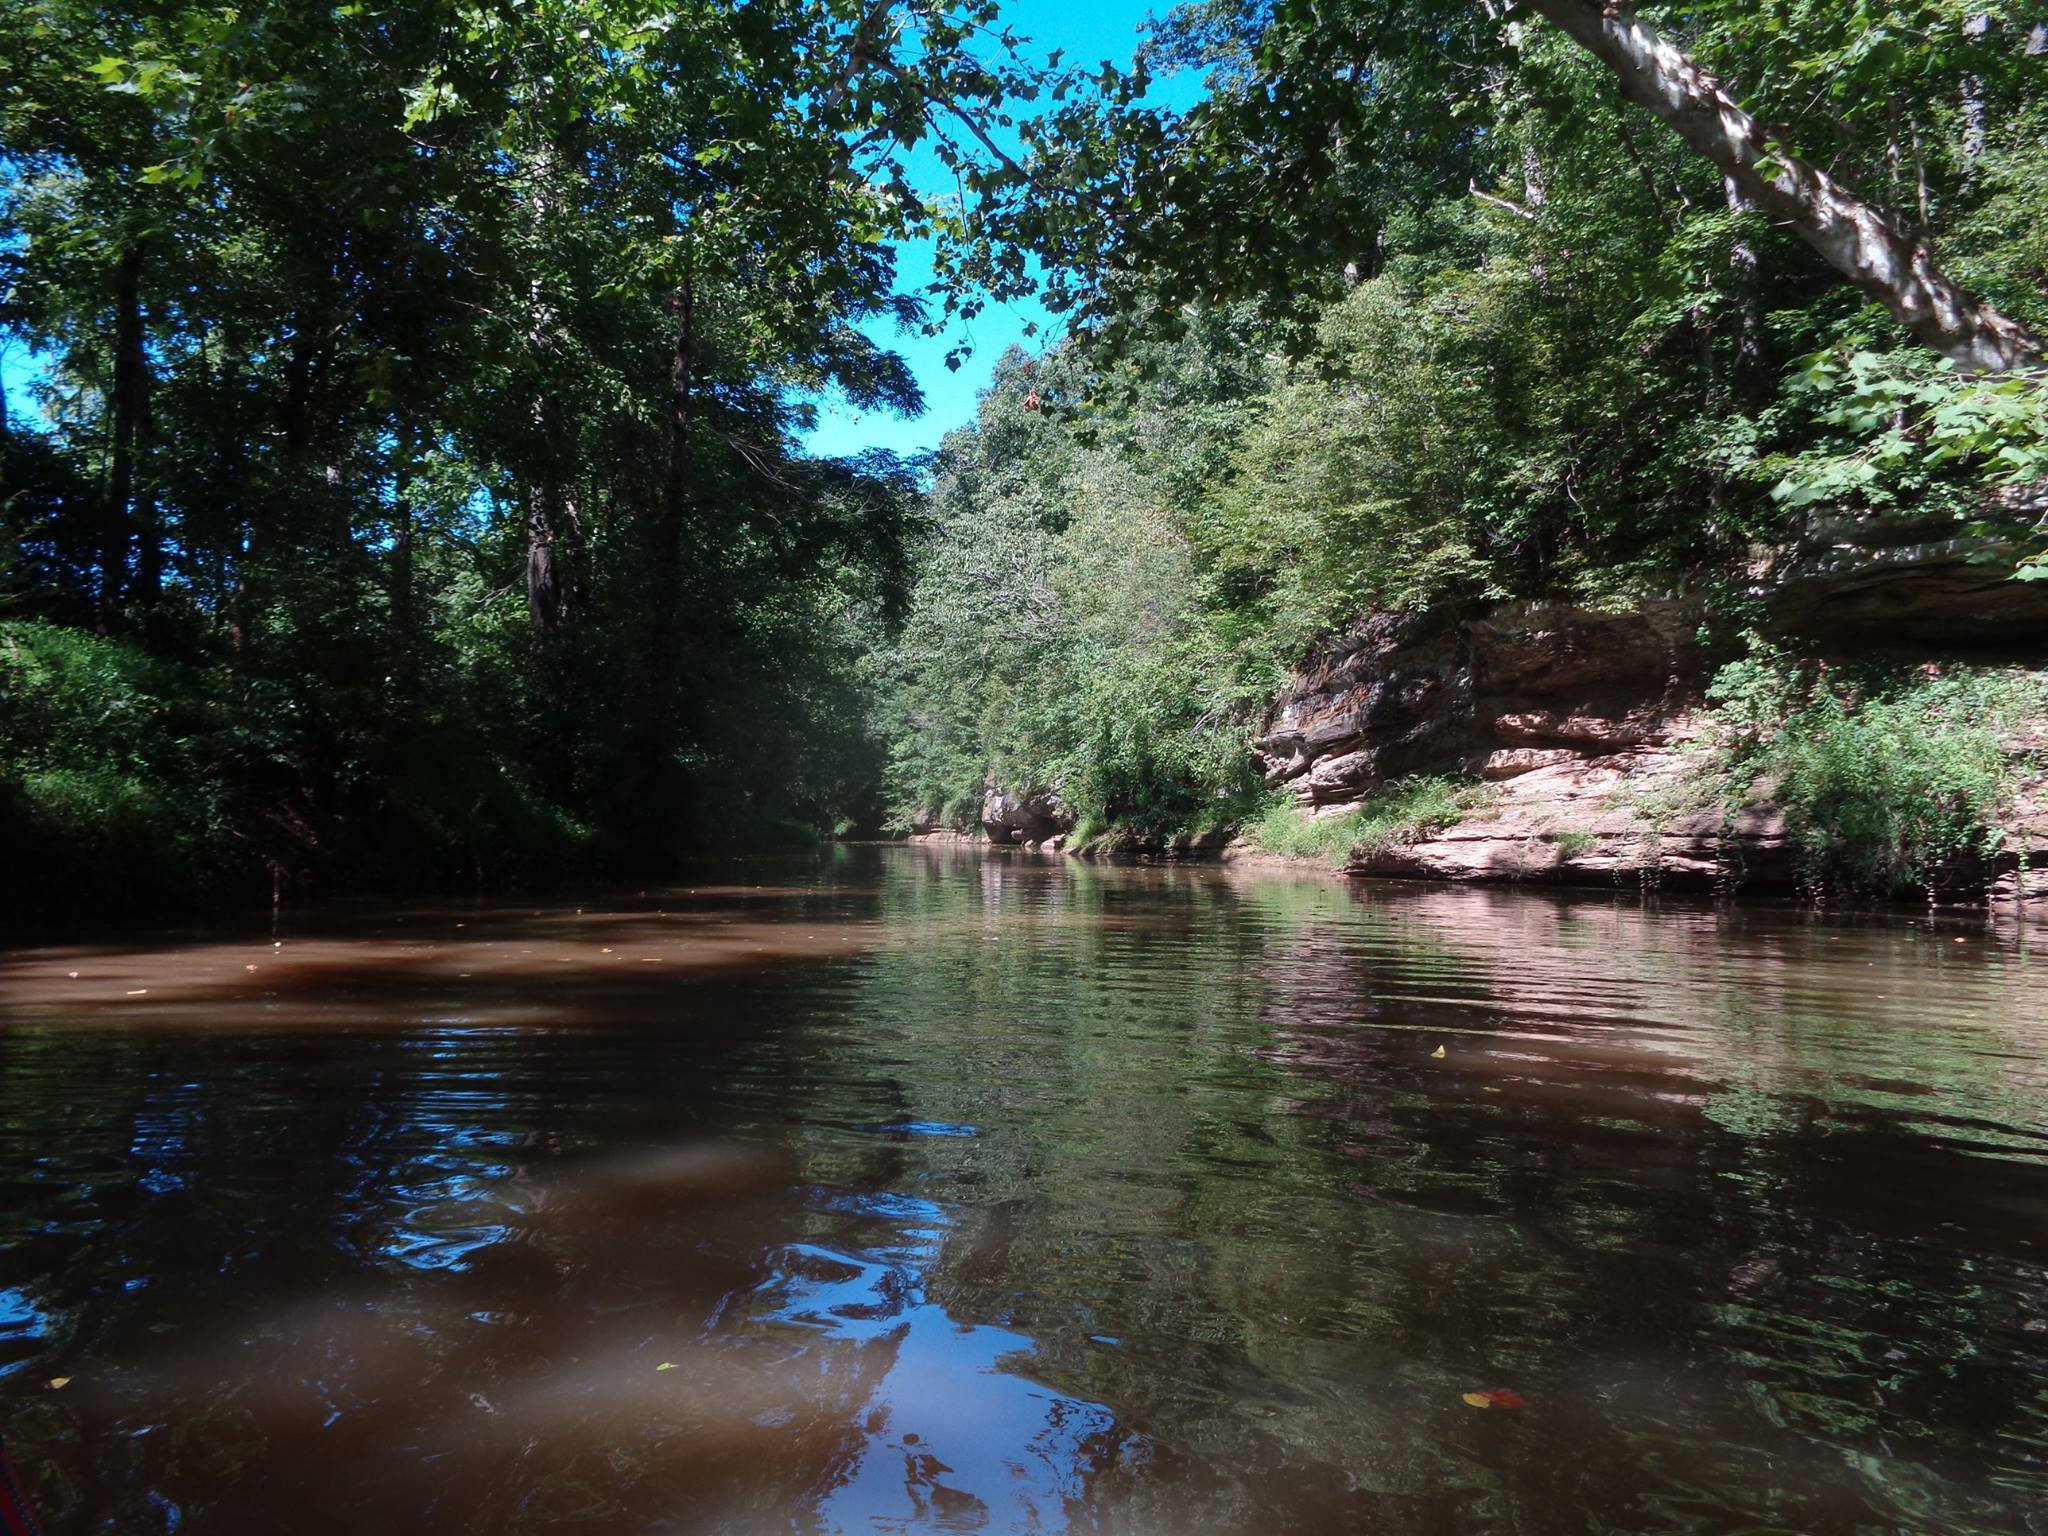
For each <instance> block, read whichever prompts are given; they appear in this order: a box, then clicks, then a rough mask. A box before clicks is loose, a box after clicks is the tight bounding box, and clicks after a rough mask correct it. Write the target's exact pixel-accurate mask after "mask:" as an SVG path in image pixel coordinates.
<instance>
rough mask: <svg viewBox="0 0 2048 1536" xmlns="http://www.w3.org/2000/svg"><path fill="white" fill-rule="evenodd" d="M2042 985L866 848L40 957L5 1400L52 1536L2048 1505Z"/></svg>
mask: <svg viewBox="0 0 2048 1536" xmlns="http://www.w3.org/2000/svg"><path fill="white" fill-rule="evenodd" d="M2042 967H2043V957H2040V956H2037V955H2033V954H2030V953H2029V950H2028V947H2027V941H2026V938H2025V936H2024V935H2023V934H2019V933H2014V932H2007V931H2001V930H1999V929H1996V928H1991V927H1987V926H1985V925H1983V924H1982V923H1975V924H1972V923H1963V922H1948V921H1939V920H1927V919H1921V920H1913V919H1910V918H1901V917H1888V918H1866V919H1861V920H1843V919H1832V920H1831V919H1825V918H1821V917H1816V916H1813V915H1810V914H1804V913H1799V912H1794V911H1789V910H1787V911H1777V910H1766V909H1737V910H1726V909H1721V910H1716V909H1713V908H1710V907H1706V906H1687V905H1683V904H1675V903H1672V902H1669V901H1666V902H1664V903H1661V904H1656V903H1647V904H1646V903H1645V902H1644V901H1642V900H1641V899H1639V898H1638V897H1637V896H1636V895H1635V894H1634V893H1617V894H1613V895H1605V894H1596V895H1578V896H1570V897H1567V896H1559V895H1552V894H1544V893H1539V892H1531V891H1499V890H1477V889H1443V888H1435V887H1424V886H1401V885H1346V884H1343V883H1341V882H1338V881H1334V880H1329V879H1321V878H1309V877H1302V876H1296V875H1292V874H1287V873H1277V874H1275V873H1260V872H1233V871H1222V870H1214V869H1169V870H1158V869H1112V868H1101V867H1094V866H1088V865H1083V864H1078V863H1074V862H1071V861H1066V862H1062V861H1058V860H1044V861H1039V860H1033V859H1029V858H1022V857H1020V858H1010V857H1005V856H1001V855H979V854H976V853H973V852H970V851H958V852H945V851H933V850H916V849H879V848H874V849H840V850H835V851H833V852H832V853H830V854H828V855H822V856H820V857H818V858H816V859H804V860H795V861H784V862H778V863H773V864H732V865H728V866H722V867H718V868H715V869H710V870H707V871H704V872H702V873H701V874H700V877H699V878H698V879H697V881H696V882H695V883H694V884H683V885H678V886H675V887H672V888H666V889H659V890H649V891H646V892H637V891H633V892H607V893H588V894H585V895H583V896H581V897H576V898H571V899H569V900H565V901H563V902H561V903H560V904H558V905H549V906H546V907H543V908H541V909H539V910H536V909H535V907H534V906H533V904H532V903H531V902H528V903H527V904H526V905H523V906H522V905H506V904H482V905H477V904H459V903H458V904H439V905H436V904H412V905H404V906H396V905H386V906H375V907H369V906H364V907H353V908H343V909H328V910H322V911H317V912H301V913H291V912H287V913H286V914H285V915H284V916H283V918H282V919H280V920H279V921H278V922H277V923H276V926H275V927H274V928H273V926H272V923H271V921H270V920H269V919H268V918H267V917H265V918H261V919H251V920H249V921H247V922H244V923H242V924H241V925H239V926H234V925H230V926H225V927H213V928H208V929H205V930H192V931H187V932H181V933H167V934H161V935H157V936H154V937H151V938H149V939H147V940H133V941H128V942H115V943H91V944H82V945H74V946H66V947H58V948H44V949H37V950H16V951H13V952H9V953H5V954H0V1010H4V1011H0V1018H4V1021H5V1022H4V1023H0V1436H4V1438H5V1440H6V1443H7V1447H8V1450H9V1453H10V1455H11V1457H12V1459H13V1461H14V1463H15V1465H16V1468H17V1471H18V1473H19V1475H20V1477H21V1480H22V1481H23V1482H24V1483H25V1484H26V1485H27V1487H28V1489H29V1491H30V1493H31V1494H32V1495H33V1497H34V1499H35V1501H36V1503H37V1504H38V1506H39V1509H40V1513H41V1515H42V1517H43V1520H44V1523H45V1525H46V1526H47V1528H48V1530H49V1532H50V1533H51V1536H67V1533H77V1532H96V1533H97V1532H119V1533H123V1536H127V1533H152V1532H171V1531H178V1532H189V1533H234V1536H239V1533H259V1536H260V1533H268V1532H289V1533H293V1536H308V1533H312V1536H318V1533H327V1532H335V1533H343V1532H346V1533H350V1536H358V1533H364V1532H379V1533H412V1532H421V1533H428V1532H431V1533H458V1532H461V1533H470V1532H476V1533H485V1532H488V1533H505V1532H529V1531H534V1532H537V1531H546V1532H550V1533H557V1532H562V1533H599V1532H602V1533H622V1532H630V1533H639V1532H647V1533H655V1532H662V1533H669V1532H673V1533H700V1532H701V1533H712V1532H718V1533H734V1536H744V1533H753V1532H784V1531H788V1532H806V1533H813V1532H814V1533H828V1532H839V1531H848V1532H919V1531H947V1532H971V1531H988V1532H1010V1531H1058V1530H1075V1531H1109V1532H1128V1533H1132V1536H1140V1533H1142V1536H1154V1533H1157V1536H1178V1533H1198V1532H1218V1533H1222V1532H1230V1533H1240V1532H1241V1533H1258V1536H1267V1533H1277V1532H1318V1533H1320V1532H1333V1533H1334V1532H1386V1533H1405V1532H1432V1533H1433V1532H1457V1533H1482V1532H1516V1533H1523V1536H1527V1533H1546V1532H1651V1531H1672V1532H1744V1533H1759V1532H1781V1531H1782V1532H1801V1533H1813V1532H1835V1531H1840V1532H1850V1531H1855V1532H1877V1531H1898V1532H1915V1533H1920V1532H2043V1531H2048V991H2044V987H2043V981H2044V976H2048V973H2044V971H2043V968H2042ZM73 972H76V973H77V974H76V975H73V974H72V973H73ZM58 1382H61V1383H62V1385H55V1384H54V1383H58ZM1489 1393H1491V1394H1493V1396H1492V1397H1489V1396H1488V1395H1487V1394H1489ZM1467 1394H1476V1395H1477V1400H1478V1402H1480V1403H1484V1404H1486V1406H1483V1407H1482V1406H1475V1405H1474V1404H1473V1403H1472V1402H1469V1401H1468V1400H1467ZM1517 1403H1519V1406H1514V1405H1515V1404H1517Z"/></svg>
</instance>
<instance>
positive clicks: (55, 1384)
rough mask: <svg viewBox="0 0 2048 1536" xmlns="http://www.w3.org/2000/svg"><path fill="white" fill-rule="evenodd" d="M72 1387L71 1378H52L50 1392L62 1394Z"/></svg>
mask: <svg viewBox="0 0 2048 1536" xmlns="http://www.w3.org/2000/svg"><path fill="white" fill-rule="evenodd" d="M70 1385H71V1378H70V1377H69V1376H52V1377H51V1378H50V1390H51V1391H52V1392H62V1391H63V1390H64V1389H65V1388H66V1387H68V1386H70Z"/></svg>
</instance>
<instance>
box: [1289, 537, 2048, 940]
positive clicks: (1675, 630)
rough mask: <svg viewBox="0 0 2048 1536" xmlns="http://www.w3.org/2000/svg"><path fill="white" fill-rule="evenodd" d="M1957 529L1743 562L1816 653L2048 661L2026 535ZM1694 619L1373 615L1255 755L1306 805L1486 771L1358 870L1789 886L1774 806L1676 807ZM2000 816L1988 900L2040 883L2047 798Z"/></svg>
mask: <svg viewBox="0 0 2048 1536" xmlns="http://www.w3.org/2000/svg"><path fill="white" fill-rule="evenodd" d="M1952 532H1953V529H1952V526H1951V527H1945V528H1940V529H1929V528H1918V529H1915V528H1905V529H1888V530H1886V531H1885V533H1884V535H1883V537H1882V538H1879V537H1877V536H1875V535H1871V534H1870V533H1869V532H1868V531H1867V530H1862V529H1856V528H1853V527H1851V528H1844V527H1830V526H1825V525H1822V526H1817V528H1816V530H1815V532H1814V536H1813V537H1812V538H1811V539H1809V540H1808V541H1807V542H1806V543H1804V544H1802V545H1801V546H1800V547H1798V548H1797V549H1794V550H1791V551H1788V552H1784V553H1782V554H1781V555H1779V556H1778V557H1776V559H1775V560H1774V561H1772V562H1770V563H1768V564H1760V565H1759V567H1758V568H1757V570H1756V572H1755V575H1756V577H1757V580H1758V596H1759V597H1760V598H1762V599H1763V600H1764V601H1763V603H1762V604H1761V607H1762V610H1763V612H1764V614H1765V619H1764V622H1765V625H1766V627H1767V628H1768V629H1770V630H1771V631H1773V632H1774V633H1775V634H1776V635H1777V636H1778V637H1779V638H1781V639H1783V640H1785V641H1786V642H1787V643H1789V644H1793V645H1796V646H1798V647H1799V648H1800V649H1802V650H1804V651H1805V652H1806V653H1807V654H1811V655H1816V656H1823V657H1826V656H1842V657H1867V656H1870V655H1873V654H1876V655H1883V656H1886V657H1889V658H1892V659H1897V660H1982V659H1985V658H1986V657H1989V656H2003V657H2007V658H2011V659H2021V660H2029V661H2035V662H2038V661H2040V660H2041V659H2043V658H2048V590H2044V587H2048V584H2044V583H2034V584H2027V583H2020V582H2015V581H2012V580H2011V579H2010V578H2009V573H2010V571H2011V569H2012V558H2011V556H2012V554H2013V553H2014V552H2016V551H2017V549H2018V548H2019V547H2020V546H2019V544H2018V543H2017V542H2011V543H2010V544H2009V545H2008V543H2001V542H1999V541H1997V540H1991V541H1986V540H1983V539H1981V538H1978V539H1972V540H1958V539H1955V538H1953V537H1951V536H1950V534H1952ZM1704 617H1705V614H1704V611H1703V609H1702V608H1701V607H1700V606H1699V605H1698V604H1695V603H1692V602H1690V601H1686V600H1680V599H1669V600H1660V601H1654V602H1648V603H1644V604H1641V605H1639V606H1637V607H1635V608H1632V609H1628V610H1626V611H1619V612H1615V611H1606V610H1600V609H1593V608H1588V607H1577V606H1570V605H1561V604H1550V603H1531V602H1522V603H1504V604H1496V605H1492V606H1489V607H1486V608H1484V609H1480V610H1477V611H1469V612H1466V613H1462V614H1454V615H1445V616H1427V617H1418V616H1412V615H1401V614H1378V615H1374V616H1372V617H1370V618H1368V619H1366V620H1364V621H1362V622H1361V623H1360V624H1358V625H1357V626H1356V627H1355V628H1353V629H1352V630H1351V631H1350V632H1348V633H1347V634H1345V635H1343V636H1342V637H1340V638H1339V639H1338V640H1337V641H1336V642H1335V643H1333V644H1331V645H1330V646H1329V647H1327V648H1326V649H1325V650H1323V651H1322V652H1321V653H1320V654H1319V655H1317V656H1316V657H1315V658H1313V660H1312V661H1311V662H1310V664H1309V665H1308V666H1307V667H1305V668H1304V669H1303V671H1302V672H1301V673H1300V674H1299V675H1298V676H1297V677H1296V679H1295V681H1294V683H1293V684H1292V686H1290V687H1289V689H1288V690H1287V692H1286V693H1285V694H1283V695H1282V696H1281V698H1280V699H1279V700H1278V701H1277V702H1276V703H1275V705H1274V707H1273V710H1272V712H1271V714H1270V716H1269V718H1268V723H1267V726H1266V729H1265V730H1264V732H1263V733H1262V734H1261V735H1260V736H1259V737H1258V738H1257V739H1256V741H1255V742H1254V750H1255V751H1256V753H1257V755H1258V759H1259V762H1260V766H1261V768H1262V769H1263V770H1264V772H1265V775H1266V778H1267V780H1268V782H1270V783H1274V784H1289V785H1291V786H1292V787H1293V789H1294V791H1295V793H1296V794H1297V795H1298V796H1299V798H1300V800H1301V802H1302V804H1303V806H1304V808H1306V809H1310V810H1313V811H1318V812H1321V811H1326V810H1333V809H1336V808H1340V807H1342V806H1345V805H1348V804H1351V803H1354V802H1356V801H1358V800H1361V799H1363V798H1365V797H1366V796H1367V795H1369V794H1370V793H1371V792H1372V790H1373V789H1374V788H1375V787H1376V786H1377V785H1379V784H1381V783H1383V782H1384V781H1386V780H1389V779H1393V778H1397V777H1400V776H1402V775H1404V774H1410V773H1418V772H1430V773H1457V774H1466V775H1472V776H1476V777H1479V778H1481V779H1483V780H1485V781H1488V782H1489V785H1490V788H1489V791H1488V803H1487V804H1485V805H1484V806H1482V807H1481V808H1479V809H1478V810H1476V811H1474V812H1473V813H1472V814H1470V815H1469V816H1467V817H1466V818H1465V819H1464V820H1463V821H1461V822H1459V823H1458V824H1457V825H1455V826H1452V827H1449V828H1446V829H1444V830H1442V831H1440V832H1438V833H1436V834H1434V835H1432V836H1430V837H1428V838H1425V839H1423V840H1422V841H1419V842H1415V843H1412V844H1409V845H1407V846H1402V847H1393V848H1389V849H1386V850H1384V851H1382V852H1379V853H1376V854H1373V855H1371V856H1369V857H1366V858H1363V859H1361V860H1360V861H1359V862H1358V863H1357V864H1356V865H1354V867H1353V868H1354V872H1355V873H1359V874H1368V875H1406V876H1426V877H1437V878H1447V879H1487V880H1508V879H1538V880H1543V879H1547V880H1559V881H1578V882H1605V881H1609V880H1612V881H1618V882H1623V883H1628V884H1636V883H1639V882H1645V883H1660V884H1670V885H1678V886H1685V885H1690V886H1712V885H1717V884H1724V883H1725V884H1729V885H1732V884H1734V883H1736V882H1737V881H1739V882H1740V883H1741V884H1742V885H1743V887H1744V888H1745V889H1751V890H1773V889H1785V888H1788V887H1790V886H1791V885H1792V884H1793V883H1794V881H1795V877H1796V871H1795V868H1794V859H1793V852H1794V850H1793V847H1792V845H1791V841H1790V839H1789V837H1788V835H1787V831H1786V827H1785V821H1784V817H1783V815H1782V814H1780V813H1779V812H1778V811H1777V810H1776V809H1775V808H1773V807H1771V806H1769V805H1768V804H1763V805H1757V806H1754V807H1750V808H1746V809H1744V810H1742V811H1740V812H1737V813H1735V814H1734V815H1733V816H1732V817H1731V816H1728V815H1725V814H1724V813H1723V812H1722V811H1721V810H1720V809H1718V808H1715V809H1712V810H1698V811H1683V810H1680V809H1678V808H1677V807H1678V806H1679V805H1680V804H1681V803H1682V800H1681V797H1680V796H1679V795H1678V794H1677V793H1676V790H1677V785H1678V782H1679V780H1680V778H1681V777H1682V768H1683V764H1684V757H1683V749H1684V747H1685V745H1686V744H1687V743H1688V742H1690V741H1693V740H1694V739H1695V738H1696V737H1697V736H1698V735H1699V733H1700V730H1701V729H1702V726H1701V722H1700V717H1699V709H1700V705H1701V702H1702V698H1701V695H1702V690H1703V688H1704V686H1705V683H1706V680H1707V678H1708V677H1709V676H1710V675H1711V674H1712V671H1713V667H1714V665H1715V663H1716V660H1717V658H1713V657H1709V656H1707V655H1705V654H1704V653H1703V652H1702V650H1701V648H1700V644H1699V641H1698V638H1697V636H1698V633H1699V630H1700V625H1701V621H1702V619H1703V618H1704ZM2006 832H2007V843H2006V850H2005V853H2004V854H2003V856H2002V858H2001V860H2000V865H1999V867H1994V868H1991V869H1988V870H1986V871H1984V874H1985V875H1986V877H1987V878H1989V879H1991V880H1992V881H1993V882H1994V884H1993V896H1994V899H1996V898H1997V897H1999V896H2001V895H2004V896H2008V897H2017V896H2020V895H2023V894H2035V895H2042V896H2048V804H2044V805H2039V806H2037V805H2035V804H2033V803H2032V802H2031V801H2023V803H2022V804H2021V805H2020V806H2019V807H2018V808H2017V812H2016V815H2015V817H2014V820H2013V823H2012V824H2011V825H2010V826H2008V827H2007V829H2006ZM2033 869H2041V870H2043V872H2042V873H2039V874H2029V873H2027V871H2028V870H2033Z"/></svg>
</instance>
